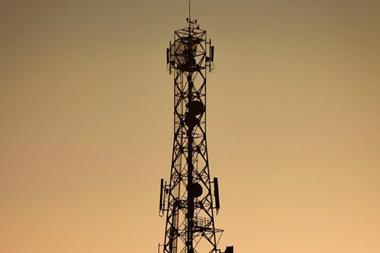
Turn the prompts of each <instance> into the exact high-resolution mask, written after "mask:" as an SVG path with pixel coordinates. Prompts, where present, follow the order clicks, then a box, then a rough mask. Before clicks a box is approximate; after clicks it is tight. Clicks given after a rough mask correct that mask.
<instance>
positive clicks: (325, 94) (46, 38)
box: [0, 0, 380, 253]
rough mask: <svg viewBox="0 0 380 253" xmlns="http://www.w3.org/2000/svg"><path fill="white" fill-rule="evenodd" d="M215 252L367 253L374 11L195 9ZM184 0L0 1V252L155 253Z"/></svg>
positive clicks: (377, 225)
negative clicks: (211, 61) (215, 211)
mask: <svg viewBox="0 0 380 253" xmlns="http://www.w3.org/2000/svg"><path fill="white" fill-rule="evenodd" d="M193 6H194V7H193V16H195V17H196V18H197V19H198V21H199V22H200V24H201V26H202V28H204V29H206V30H207V31H208V35H209V37H210V38H212V41H213V44H214V45H215V47H216V52H215V54H216V55H215V61H216V63H215V71H214V72H213V73H212V74H211V75H209V78H208V100H207V102H208V104H207V105H208V117H207V120H208V126H207V130H208V145H209V146H208V148H209V157H210V166H211V174H212V176H218V177H219V181H220V194H221V207H222V209H221V212H220V213H219V215H218V216H217V218H216V225H217V226H218V227H220V228H224V229H225V233H224V235H223V237H222V240H221V248H223V249H224V246H225V245H228V244H233V245H235V250H236V252H240V253H241V252H246V253H250V252H255V253H279V252H281V253H321V252H323V253H340V252H342V253H379V252H380V240H379V238H380V183H379V182H380V16H379V10H380V2H379V1H370V0H364V1H359V0H357V1H343V0H341V1H338V0H330V1H325V0H319V1H317V0H315V1H312V0H304V1H296V0H294V1H283V0H281V1H280V0H265V1H264V0H261V1H221V0H218V1H217V0H207V1H199V0H194V1H193ZM186 13H187V9H186V2H185V1H176V0H164V1H146V0H139V1H137V0H136V1H128V0H124V1H122V0H109V1H99V0H93V1H82V0H76V1H74V0H73V1H69V0H61V1H51V0H49V1H47V0H34V1H9V0H2V1H0V34H1V40H0V55H1V57H0V252H4V253H87V252H89V253H90V252H91V253H109V252H112V253H122V252H140V253H142V252H146V253H147V252H150V253H152V252H157V243H158V242H161V241H162V239H163V236H164V234H163V233H164V219H162V218H160V217H159V216H158V197H159V180H160V178H161V177H165V178H168V176H169V169H170V159H171V148H172V147H171V145H172V138H173V133H172V130H173V122H172V120H173V119H172V116H173V114H172V110H173V108H172V94H173V84H172V83H173V81H172V78H173V77H172V76H169V74H168V73H167V72H166V70H165V61H166V59H165V49H166V47H167V46H168V43H169V40H171V39H172V36H173V31H174V30H175V29H178V28H182V27H183V26H185V25H186V23H185V17H186Z"/></svg>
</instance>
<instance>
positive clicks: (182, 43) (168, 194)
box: [159, 6, 233, 253]
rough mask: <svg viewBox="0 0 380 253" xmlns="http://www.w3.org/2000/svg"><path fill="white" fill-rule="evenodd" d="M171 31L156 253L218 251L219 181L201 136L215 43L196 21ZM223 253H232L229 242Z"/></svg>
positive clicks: (204, 137) (205, 252)
mask: <svg viewBox="0 0 380 253" xmlns="http://www.w3.org/2000/svg"><path fill="white" fill-rule="evenodd" d="M187 23H188V26H187V27H185V28H183V29H180V30H176V31H175V32H174V41H173V42H170V44H169V48H168V49H167V51H166V54H167V55H166V58H167V66H168V69H169V72H170V73H174V142H173V153H172V163H171V173H170V180H169V182H166V181H164V180H163V179H161V189H160V204H159V207H160V215H161V216H166V226H165V238H164V243H163V244H159V253H208V252H210V253H221V250H220V249H219V248H218V242H219V239H220V237H221V235H222V233H223V230H222V229H217V228H215V222H214V215H215V214H217V213H218V211H219V208H220V203H219V190H218V188H219V187H218V179H217V178H214V179H213V180H211V177H210V169H209V162H208V153H207V140H206V76H207V71H211V70H212V67H213V61H214V47H213V46H212V45H211V40H208V39H207V35H206V31H205V30H202V29H200V28H199V25H198V24H197V20H192V19H191V15H190V6H189V17H188V18H187ZM224 252H225V253H233V247H232V246H229V247H227V248H226V250H225V251H224Z"/></svg>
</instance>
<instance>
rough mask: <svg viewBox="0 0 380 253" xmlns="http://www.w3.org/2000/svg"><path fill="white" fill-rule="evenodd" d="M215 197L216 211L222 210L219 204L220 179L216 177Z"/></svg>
mask: <svg viewBox="0 0 380 253" xmlns="http://www.w3.org/2000/svg"><path fill="white" fill-rule="evenodd" d="M214 195H215V208H216V210H219V209H220V202H219V185H218V178H217V177H214Z"/></svg>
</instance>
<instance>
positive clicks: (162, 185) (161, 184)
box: [160, 178, 164, 211]
mask: <svg viewBox="0 0 380 253" xmlns="http://www.w3.org/2000/svg"><path fill="white" fill-rule="evenodd" d="M163 194H164V179H162V178H161V183H160V211H162V210H163V209H164V203H163Z"/></svg>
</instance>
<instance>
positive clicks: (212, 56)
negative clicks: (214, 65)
mask: <svg viewBox="0 0 380 253" xmlns="http://www.w3.org/2000/svg"><path fill="white" fill-rule="evenodd" d="M210 59H211V61H214V46H211V47H210Z"/></svg>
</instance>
